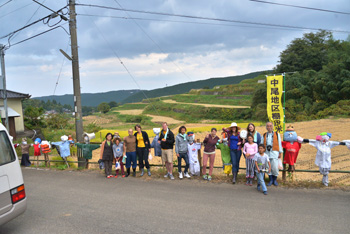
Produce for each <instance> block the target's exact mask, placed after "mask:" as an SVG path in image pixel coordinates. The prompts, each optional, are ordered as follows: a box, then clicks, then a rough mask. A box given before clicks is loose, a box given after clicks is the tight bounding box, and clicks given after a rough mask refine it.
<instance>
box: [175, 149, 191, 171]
mask: <svg viewBox="0 0 350 234" xmlns="http://www.w3.org/2000/svg"><path fill="white" fill-rule="evenodd" d="M179 155H180V156H179V157H177V161H178V162H177V169H178V171H179V172H180V171H181V161H182V160H181V159H182V158H183V159H184V160H185V163H186V166H185V173H187V172H188V168H189V166H190V164H189V161H188V155H187V153H179Z"/></svg>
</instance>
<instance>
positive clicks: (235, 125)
mask: <svg viewBox="0 0 350 234" xmlns="http://www.w3.org/2000/svg"><path fill="white" fill-rule="evenodd" d="M233 127H237V129H238V130H240V129H241V128H240V127H238V126H237V123H235V122H232V123H231V126H230V127H228V128H233Z"/></svg>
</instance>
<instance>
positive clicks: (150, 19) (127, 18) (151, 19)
mask: <svg viewBox="0 0 350 234" xmlns="http://www.w3.org/2000/svg"><path fill="white" fill-rule="evenodd" d="M77 15H80V16H91V17H102V18H112V19H125V20H129V19H135V20H149V21H160V22H172V23H185V24H201V25H217V26H226V27H242V28H268V29H278V30H291V31H292V30H294V31H295V30H300V29H296V28H272V27H264V26H251V25H238V24H227V23H225V24H218V23H209V22H198V21H182V20H166V19H154V18H140V17H126V16H112V15H93V14H77ZM318 30H319V29H317V31H318Z"/></svg>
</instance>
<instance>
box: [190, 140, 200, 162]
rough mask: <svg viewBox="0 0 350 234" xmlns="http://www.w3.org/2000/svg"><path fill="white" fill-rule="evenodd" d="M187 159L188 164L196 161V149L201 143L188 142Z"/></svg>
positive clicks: (198, 148)
mask: <svg viewBox="0 0 350 234" xmlns="http://www.w3.org/2000/svg"><path fill="white" fill-rule="evenodd" d="M187 146H188V151H187V152H188V161H189V163H190V164H193V163H195V162H198V150H200V149H201V147H202V145H201V143H193V144H192V145H190V144H188V145H187Z"/></svg>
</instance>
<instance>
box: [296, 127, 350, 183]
mask: <svg viewBox="0 0 350 234" xmlns="http://www.w3.org/2000/svg"><path fill="white" fill-rule="evenodd" d="M331 137H332V134H331V133H327V132H322V133H321V134H320V135H319V136H317V137H316V140H309V139H304V140H303V142H306V143H309V144H310V145H312V146H313V147H315V148H316V149H317V153H316V159H315V164H316V166H318V167H319V169H320V174H321V175H323V178H322V183H323V184H324V185H325V186H328V183H329V181H328V174H329V171H330V170H331V165H332V159H331V149H332V148H334V147H336V146H338V145H345V142H338V141H330V140H329V139H330V138H331Z"/></svg>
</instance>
